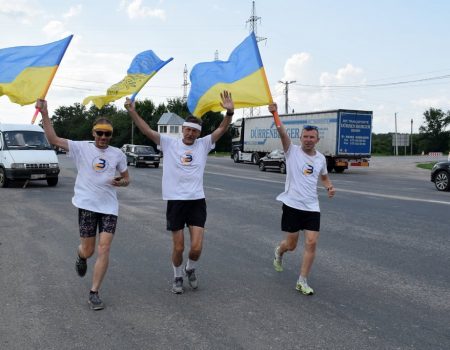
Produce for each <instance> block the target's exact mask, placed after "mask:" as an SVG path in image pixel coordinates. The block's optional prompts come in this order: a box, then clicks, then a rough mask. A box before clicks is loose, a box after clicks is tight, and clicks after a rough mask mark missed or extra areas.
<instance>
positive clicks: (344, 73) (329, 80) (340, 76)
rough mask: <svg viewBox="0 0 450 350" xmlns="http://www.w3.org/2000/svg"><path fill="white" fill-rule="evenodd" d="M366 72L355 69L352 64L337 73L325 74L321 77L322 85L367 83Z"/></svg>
mask: <svg viewBox="0 0 450 350" xmlns="http://www.w3.org/2000/svg"><path fill="white" fill-rule="evenodd" d="M363 73H364V71H363V70H362V69H361V68H357V67H353V66H352V65H351V64H350V63H347V65H346V66H345V67H344V68H340V69H338V71H337V72H336V73H328V72H323V73H322V74H321V75H320V79H319V81H320V84H321V85H344V84H362V83H364V82H365V79H364V77H363Z"/></svg>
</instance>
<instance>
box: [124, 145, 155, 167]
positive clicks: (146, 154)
mask: <svg viewBox="0 0 450 350" xmlns="http://www.w3.org/2000/svg"><path fill="white" fill-rule="evenodd" d="M125 155H126V156H127V165H130V164H133V165H134V166H135V167H136V168H138V167H140V166H148V165H153V166H154V167H155V168H158V167H159V162H160V159H161V156H160V155H159V154H158V153H156V152H155V150H154V149H153V147H152V146H145V145H126V147H125Z"/></svg>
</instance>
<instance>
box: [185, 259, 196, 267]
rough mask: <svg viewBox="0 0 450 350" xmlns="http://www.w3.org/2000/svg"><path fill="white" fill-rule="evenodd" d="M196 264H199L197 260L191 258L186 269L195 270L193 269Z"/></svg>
mask: <svg viewBox="0 0 450 350" xmlns="http://www.w3.org/2000/svg"><path fill="white" fill-rule="evenodd" d="M196 266H197V261H194V260H191V259H189V260H188V262H187V265H186V269H187V270H193V269H195V268H196Z"/></svg>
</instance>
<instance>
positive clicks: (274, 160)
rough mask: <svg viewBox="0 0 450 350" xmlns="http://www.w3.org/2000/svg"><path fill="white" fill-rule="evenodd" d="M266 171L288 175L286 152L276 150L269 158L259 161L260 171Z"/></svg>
mask: <svg viewBox="0 0 450 350" xmlns="http://www.w3.org/2000/svg"><path fill="white" fill-rule="evenodd" d="M266 169H274V170H278V171H279V172H280V173H282V174H286V158H285V157H284V152H283V151H280V150H278V149H276V150H275V151H272V152H270V153H269V154H268V155H267V156H265V157H262V158H261V159H260V160H259V170H261V171H266Z"/></svg>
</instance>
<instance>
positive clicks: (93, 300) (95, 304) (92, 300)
mask: <svg viewBox="0 0 450 350" xmlns="http://www.w3.org/2000/svg"><path fill="white" fill-rule="evenodd" d="M89 305H90V307H91V310H102V309H104V308H105V304H103V301H102V299H100V297H99V296H98V292H95V293H94V292H90V293H89Z"/></svg>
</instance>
